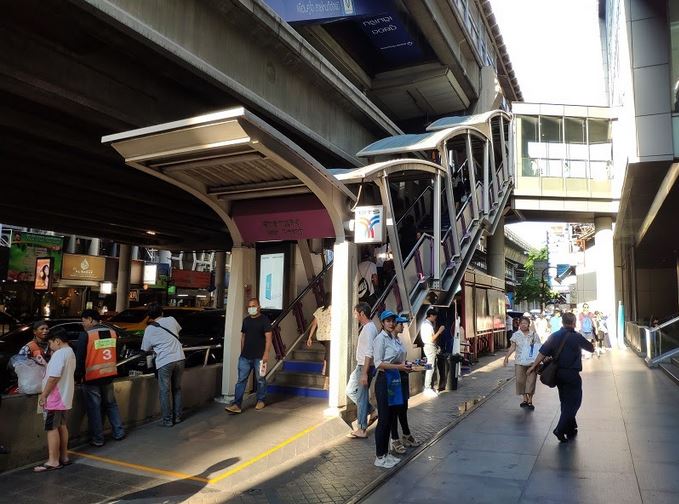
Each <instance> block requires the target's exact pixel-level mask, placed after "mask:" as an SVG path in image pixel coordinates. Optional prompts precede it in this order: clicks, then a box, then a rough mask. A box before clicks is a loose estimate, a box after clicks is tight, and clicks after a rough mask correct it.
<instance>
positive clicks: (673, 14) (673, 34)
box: [669, 2, 679, 113]
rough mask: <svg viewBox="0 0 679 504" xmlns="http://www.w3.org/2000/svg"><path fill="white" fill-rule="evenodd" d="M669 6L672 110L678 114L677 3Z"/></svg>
mask: <svg viewBox="0 0 679 504" xmlns="http://www.w3.org/2000/svg"><path fill="white" fill-rule="evenodd" d="M669 5H670V16H669V17H670V39H671V41H672V90H671V93H672V110H673V111H674V112H677V113H679V2H669Z"/></svg>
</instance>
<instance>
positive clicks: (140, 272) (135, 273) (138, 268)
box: [130, 260, 144, 285]
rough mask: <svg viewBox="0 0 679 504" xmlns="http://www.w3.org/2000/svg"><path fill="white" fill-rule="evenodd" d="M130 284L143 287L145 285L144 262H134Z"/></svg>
mask: <svg viewBox="0 0 679 504" xmlns="http://www.w3.org/2000/svg"><path fill="white" fill-rule="evenodd" d="M130 283H131V284H132V285H141V284H143V283H144V261H137V260H132V266H131V268H130Z"/></svg>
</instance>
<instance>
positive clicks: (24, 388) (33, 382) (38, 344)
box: [10, 320, 50, 394]
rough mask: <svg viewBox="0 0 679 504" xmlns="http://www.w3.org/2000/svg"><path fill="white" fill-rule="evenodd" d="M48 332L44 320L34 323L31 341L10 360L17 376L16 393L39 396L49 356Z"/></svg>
mask: <svg viewBox="0 0 679 504" xmlns="http://www.w3.org/2000/svg"><path fill="white" fill-rule="evenodd" d="M48 331H49V327H48V325H47V322H45V321H44V320H38V321H37V322H35V323H34V324H33V339H32V340H31V341H29V342H28V343H27V344H26V345H24V346H23V347H21V350H19V353H18V354H17V355H15V356H13V357H12V358H11V359H10V365H11V366H12V368H13V369H14V372H15V373H16V375H17V391H18V392H19V393H20V394H39V393H40V392H41V391H42V379H43V377H44V376H45V367H46V366H47V361H48V360H49V356H50V352H49V346H48V343H47V332H48Z"/></svg>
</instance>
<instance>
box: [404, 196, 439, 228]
mask: <svg viewBox="0 0 679 504" xmlns="http://www.w3.org/2000/svg"><path fill="white" fill-rule="evenodd" d="M433 190H434V188H433V187H432V186H427V187H425V188H424V190H423V191H422V192H421V193H420V195H419V196H418V197H417V198H415V201H413V204H412V205H410V206H409V207H408V208H407V209H406V211H405V212H403V215H402V216H401V218H400V219H399V220H397V221H396V227H397V228H398V225H399V224H400V223H401V221H403V219H405V218H406V216H407V215H408V214H409V213H410V211H411V210H412V209H413V208H415V205H417V202H418V201H420V200H421V199H422V197H423V196H424V193H426V192H427V191H433Z"/></svg>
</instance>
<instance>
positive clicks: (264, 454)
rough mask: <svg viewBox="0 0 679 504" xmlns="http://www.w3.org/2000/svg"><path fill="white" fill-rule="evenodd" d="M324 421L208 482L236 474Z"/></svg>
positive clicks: (314, 428) (215, 481)
mask: <svg viewBox="0 0 679 504" xmlns="http://www.w3.org/2000/svg"><path fill="white" fill-rule="evenodd" d="M324 423H325V422H321V423H319V424H317V425H314V426H312V427H309V428H308V429H304V430H303V431H302V432H299V433H297V434H295V435H294V436H292V437H291V438H288V439H286V440H285V441H283V442H282V443H279V444H277V445H276V446H274V447H273V448H270V449H268V450H267V451H265V452H264V453H260V454H259V455H257V456H256V457H254V458H251V459H250V460H247V461H245V462H243V463H242V464H238V465H237V466H236V467H234V468H233V469H229V470H228V471H226V472H225V473H222V474H220V475H219V476H215V477H214V478H212V479H210V481H209V483H211V484H212V483H217V482H219V481H222V480H223V479H226V478H228V477H229V476H233V475H234V474H236V473H237V472H239V471H242V470H243V469H245V468H246V467H248V466H251V465H252V464H254V463H255V462H257V461H259V460H262V459H263V458H264V457H266V456H268V455H271V454H272V453H274V452H276V451H278V450H280V449H281V448H283V447H285V446H287V445H289V444H290V443H292V442H293V441H295V440H296V439H299V438H301V437H302V436H304V435H305V434H309V433H310V432H311V431H314V430H316V429H318V428H319V427H320V426H321V425H323V424H324Z"/></svg>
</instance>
